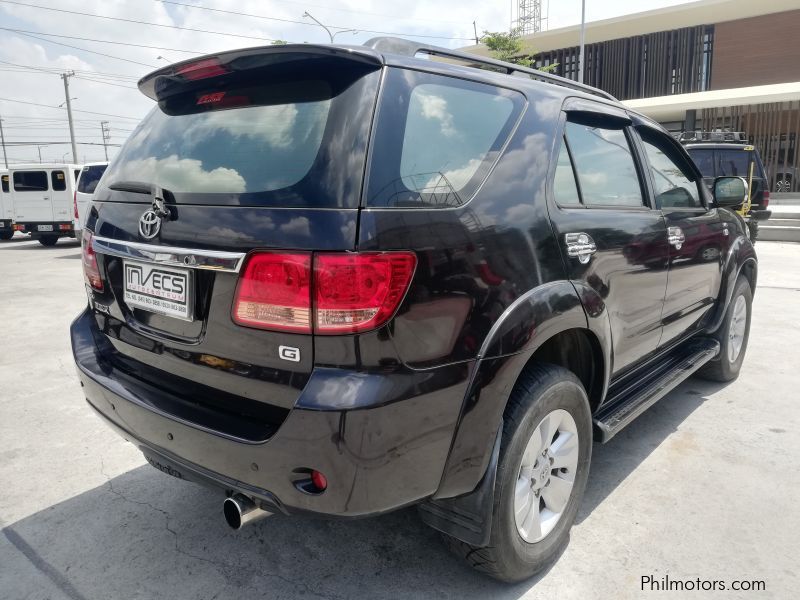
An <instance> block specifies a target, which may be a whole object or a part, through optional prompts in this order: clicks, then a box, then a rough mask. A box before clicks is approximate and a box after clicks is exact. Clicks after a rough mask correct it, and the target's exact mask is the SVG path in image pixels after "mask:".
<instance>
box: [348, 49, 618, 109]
mask: <svg viewBox="0 0 800 600" xmlns="http://www.w3.org/2000/svg"><path fill="white" fill-rule="evenodd" d="M363 45H364V46H366V47H367V48H372V49H373V50H376V51H378V52H386V53H389V54H400V55H402V56H412V57H413V56H416V55H417V54H429V55H431V56H443V57H445V58H453V59H456V60H460V61H464V62H468V63H476V64H478V65H484V66H487V67H492V68H494V69H495V70H499V71H500V72H502V73H506V74H508V75H513V74H515V73H520V74H524V75H528V76H530V77H531V78H532V79H538V80H539V81H544V82H546V83H552V84H555V85H560V86H563V87H566V88H570V89H573V90H577V91H580V92H585V93H587V94H594V95H595V96H600V97H601V98H606V99H607V100H614V101H617V99H616V98H615V97H614V96H612V95H611V94H609V93H608V92H604V91H603V90H599V89H597V88H594V87H592V86H590V85H586V84H583V83H578V82H577V81H572V80H571V79H567V78H566V77H559V76H558V75H553V74H551V73H545V72H544V71H538V70H536V69H531V68H529V67H523V66H522V65H515V64H513V63H509V62H505V61H502V60H497V59H495V58H488V57H486V56H478V55H477V54H470V53H468V52H460V51H458V50H450V49H449V48H441V47H439V46H431V45H429V44H423V43H420V42H414V41H411V40H406V39H403V38H397V37H374V38H372V39H369V40H367V41H366V42H364V44H363Z"/></svg>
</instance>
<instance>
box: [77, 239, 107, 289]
mask: <svg viewBox="0 0 800 600" xmlns="http://www.w3.org/2000/svg"><path fill="white" fill-rule="evenodd" d="M93 239H94V235H93V234H92V232H91V231H89V230H88V229H84V230H83V239H82V240H81V257H82V262H83V276H84V278H85V279H86V283H88V284H89V285H90V286H92V288H94V289H96V290H97V291H98V292H102V291H103V280H102V278H101V277H100V269H99V268H98V266H97V253H96V252H95V251H94V248H92V240H93Z"/></svg>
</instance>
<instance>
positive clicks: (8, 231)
mask: <svg viewBox="0 0 800 600" xmlns="http://www.w3.org/2000/svg"><path fill="white" fill-rule="evenodd" d="M13 219H14V205H13V201H12V199H11V186H10V184H9V179H8V171H0V240H10V239H11V238H12V237H14V228H13V225H14V220H13Z"/></svg>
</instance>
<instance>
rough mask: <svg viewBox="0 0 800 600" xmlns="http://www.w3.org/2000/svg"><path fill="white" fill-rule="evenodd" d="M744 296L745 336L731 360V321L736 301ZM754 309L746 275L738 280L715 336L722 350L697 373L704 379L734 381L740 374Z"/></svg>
mask: <svg viewBox="0 0 800 600" xmlns="http://www.w3.org/2000/svg"><path fill="white" fill-rule="evenodd" d="M740 296H741V297H742V298H744V303H745V307H746V310H747V313H746V319H745V324H744V338H743V340H742V345H741V349H740V350H739V353H738V354H737V355H736V358H735V359H734V360H730V356H731V355H730V346H731V344H732V343H733V341H732V339H731V321H732V320H733V317H734V312H735V307H736V302H737V299H738V298H739V297H740ZM752 309H753V292H752V291H751V290H750V283H749V282H748V281H747V279H745V278H744V277H739V279H738V281H737V282H736V287H735V288H734V290H733V296H731V301H730V304H729V305H728V308H727V310H726V311H725V318H724V319H723V320H722V325H720V327H719V329H718V330H717V332H716V334H715V335H714V337H715V338H716V339H717V341H719V345H720V352H719V356H718V357H717V358H716V359H715V360H712V361H710V362H709V363H707V364H706V365H705V366H704V367H703V368H702V369H700V370H699V371H698V372H697V374H698V376H699V377H701V378H703V379H709V380H711V381H722V382H726V381H733V380H734V379H736V378H737V377H738V376H739V371H740V370H741V368H742V363H743V362H744V355H745V354H746V353H747V342H748V340H749V339H750V320H751V317H752V312H753V311H752Z"/></svg>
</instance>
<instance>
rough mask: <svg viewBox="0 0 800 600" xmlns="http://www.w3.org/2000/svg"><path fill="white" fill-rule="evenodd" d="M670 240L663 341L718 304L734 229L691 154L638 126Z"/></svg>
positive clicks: (689, 328)
mask: <svg viewBox="0 0 800 600" xmlns="http://www.w3.org/2000/svg"><path fill="white" fill-rule="evenodd" d="M637 131H638V133H639V134H640V135H641V143H642V147H643V149H644V155H645V157H646V158H647V163H648V172H649V175H650V178H651V185H652V189H653V193H654V201H655V206H656V207H657V208H658V209H660V210H661V212H662V214H663V215H664V219H665V221H666V226H667V239H668V241H669V265H670V266H669V283H668V284H667V295H666V299H665V302H664V316H663V335H662V338H661V345H668V344H669V343H671V342H673V341H675V340H677V339H679V338H680V337H682V336H684V335H688V334H691V333H693V332H694V331H695V330H696V329H697V327H698V325H699V324H700V322H701V319H702V318H703V316H705V314H706V313H707V312H708V311H709V309H710V308H711V307H712V306H713V305H714V301H715V299H716V298H717V294H718V292H719V286H720V282H721V277H722V264H723V260H724V257H725V255H726V254H727V249H728V246H729V239H730V237H729V232H728V230H727V228H726V227H725V226H724V225H723V223H722V220H721V219H720V217H719V214H718V213H717V210H716V209H715V208H708V207H707V206H706V205H705V203H704V200H703V198H704V196H703V195H702V194H701V190H700V187H699V186H702V185H704V183H703V182H702V179H701V178H698V177H697V175H696V174H695V172H694V170H693V169H692V168H691V164H690V163H689V161H688V157H687V156H686V155H685V154H684V153H683V152H682V150H681V148H680V147H678V146H677V144H676V143H675V142H674V141H673V140H672V138H670V137H669V136H668V135H667V134H665V133H663V132H661V131H659V130H657V129H654V128H651V127H648V126H642V127H639V128H637Z"/></svg>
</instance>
